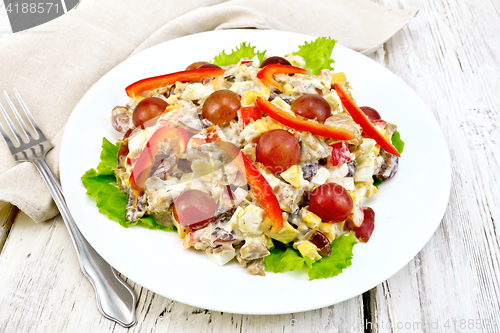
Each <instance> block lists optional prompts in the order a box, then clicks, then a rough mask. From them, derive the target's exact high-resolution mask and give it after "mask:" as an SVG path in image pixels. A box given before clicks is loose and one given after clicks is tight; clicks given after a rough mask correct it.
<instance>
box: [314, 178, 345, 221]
mask: <svg viewBox="0 0 500 333" xmlns="http://www.w3.org/2000/svg"><path fill="white" fill-rule="evenodd" d="M353 206H354V202H353V201H352V198H351V196H350V195H349V193H348V192H347V191H346V189H345V188H344V187H342V186H341V185H339V184H336V183H328V184H323V185H320V186H318V187H317V188H316V189H315V190H314V191H313V192H312V193H311V198H310V200H309V210H310V211H311V212H313V213H314V214H316V215H318V216H319V217H320V218H321V219H322V220H323V222H342V221H345V219H346V218H347V216H348V215H349V214H350V213H351V212H352V208H353Z"/></svg>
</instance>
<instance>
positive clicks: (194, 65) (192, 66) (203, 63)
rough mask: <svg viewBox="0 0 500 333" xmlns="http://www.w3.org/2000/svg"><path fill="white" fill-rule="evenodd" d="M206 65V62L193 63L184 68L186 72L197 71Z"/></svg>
mask: <svg viewBox="0 0 500 333" xmlns="http://www.w3.org/2000/svg"><path fill="white" fill-rule="evenodd" d="M206 64H208V62H206V61H197V62H193V63H192V64H191V65H189V66H187V67H186V70H187V71H189V70H191V69H197V68H200V66H202V65H206Z"/></svg>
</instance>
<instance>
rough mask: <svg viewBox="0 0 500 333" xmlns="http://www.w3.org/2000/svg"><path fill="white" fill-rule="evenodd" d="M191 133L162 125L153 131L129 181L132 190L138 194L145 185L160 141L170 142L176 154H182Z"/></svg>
mask: <svg viewBox="0 0 500 333" xmlns="http://www.w3.org/2000/svg"><path fill="white" fill-rule="evenodd" d="M188 140H189V134H188V133H187V132H186V130H185V129H183V128H180V127H177V128H172V127H161V128H159V129H158V130H157V131H156V132H154V133H153V135H152V136H151V138H150V139H149V141H148V142H147V143H146V147H144V150H143V151H142V152H141V155H139V158H138V159H137V161H136V163H135V165H134V168H133V170H132V174H131V175H130V178H129V181H130V186H131V188H132V191H134V192H135V193H136V194H138V193H139V192H140V190H141V189H142V188H143V187H144V183H145V182H146V180H147V179H148V178H149V175H150V173H151V170H152V169H153V166H154V162H155V155H156V152H157V150H158V144H159V143H160V142H168V143H169V144H170V147H171V148H172V149H173V150H174V154H176V155H182V154H183V153H184V151H185V150H186V146H187V143H188Z"/></svg>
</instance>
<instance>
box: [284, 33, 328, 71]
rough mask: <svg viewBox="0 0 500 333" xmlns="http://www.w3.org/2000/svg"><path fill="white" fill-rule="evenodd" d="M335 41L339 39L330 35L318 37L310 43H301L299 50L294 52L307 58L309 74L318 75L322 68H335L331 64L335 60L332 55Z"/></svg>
mask: <svg viewBox="0 0 500 333" xmlns="http://www.w3.org/2000/svg"><path fill="white" fill-rule="evenodd" d="M335 43H337V41H336V40H334V39H331V38H330V37H318V38H316V40H314V41H312V42H310V43H308V42H305V43H304V44H303V45H300V46H299V50H298V51H296V52H293V54H295V55H298V56H301V57H302V58H304V59H305V61H306V69H307V74H311V75H318V74H319V71H320V70H322V69H330V70H333V67H332V66H331V65H332V63H334V62H335V61H334V60H333V59H332V58H331V56H332V51H333V47H334V46H335Z"/></svg>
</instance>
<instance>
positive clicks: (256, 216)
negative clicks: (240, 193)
mask: <svg viewBox="0 0 500 333" xmlns="http://www.w3.org/2000/svg"><path fill="white" fill-rule="evenodd" d="M263 218H264V210H263V209H262V208H260V207H257V206H254V205H250V206H247V207H246V208H245V210H244V211H243V214H242V215H240V216H239V218H238V226H239V229H240V230H241V231H243V232H247V233H250V234H260V233H261V232H262V231H261V230H260V229H259V226H260V223H261V222H262V219H263Z"/></svg>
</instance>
